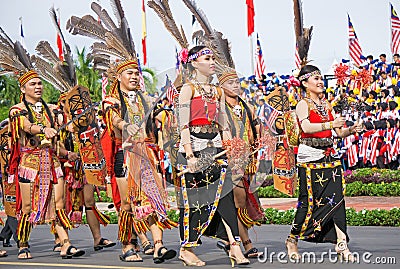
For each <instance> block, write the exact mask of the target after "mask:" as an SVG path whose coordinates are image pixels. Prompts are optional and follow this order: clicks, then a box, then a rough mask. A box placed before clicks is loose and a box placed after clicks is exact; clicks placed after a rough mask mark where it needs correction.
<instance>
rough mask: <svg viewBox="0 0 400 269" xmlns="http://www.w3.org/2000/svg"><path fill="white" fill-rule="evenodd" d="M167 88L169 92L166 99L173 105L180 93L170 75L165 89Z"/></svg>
mask: <svg viewBox="0 0 400 269" xmlns="http://www.w3.org/2000/svg"><path fill="white" fill-rule="evenodd" d="M165 88H166V91H167V93H166V97H167V99H168V102H169V103H170V104H173V103H174V98H175V96H176V95H177V94H178V91H177V90H176V88H175V86H174V84H173V83H172V82H171V80H170V79H169V77H168V75H167V80H166V81H165V86H164V89H165Z"/></svg>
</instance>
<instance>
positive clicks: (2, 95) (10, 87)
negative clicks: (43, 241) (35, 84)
mask: <svg viewBox="0 0 400 269" xmlns="http://www.w3.org/2000/svg"><path fill="white" fill-rule="evenodd" d="M59 96H60V92H59V91H58V90H56V88H54V87H53V86H52V85H51V84H50V83H48V82H46V81H43V96H42V98H43V100H44V101H45V102H46V103H53V104H55V103H57V101H58V98H59ZM20 97H21V90H20V89H19V85H18V80H17V79H16V78H14V77H12V76H8V75H5V76H0V121H2V120H4V119H5V118H7V117H8V111H9V110H10V107H12V106H13V105H15V104H18V103H19V102H20Z"/></svg>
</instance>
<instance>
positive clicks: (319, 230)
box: [291, 156, 349, 243]
mask: <svg viewBox="0 0 400 269" xmlns="http://www.w3.org/2000/svg"><path fill="white" fill-rule="evenodd" d="M297 165H298V168H299V170H298V173H299V199H298V204H297V212H296V215H295V219H294V222H293V225H292V230H291V237H293V238H298V239H301V240H305V241H310V242H331V243H336V241H337V236H336V230H335V225H336V226H338V228H339V229H340V230H341V231H342V232H344V233H345V234H346V237H347V241H348V240H349V238H348V236H347V232H346V211H345V201H344V192H345V182H344V177H343V175H342V166H341V163H340V160H338V159H335V158H333V157H331V156H328V157H324V158H322V159H320V160H318V161H316V162H313V163H299V164H297Z"/></svg>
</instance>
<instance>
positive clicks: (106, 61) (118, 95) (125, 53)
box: [67, 1, 176, 263]
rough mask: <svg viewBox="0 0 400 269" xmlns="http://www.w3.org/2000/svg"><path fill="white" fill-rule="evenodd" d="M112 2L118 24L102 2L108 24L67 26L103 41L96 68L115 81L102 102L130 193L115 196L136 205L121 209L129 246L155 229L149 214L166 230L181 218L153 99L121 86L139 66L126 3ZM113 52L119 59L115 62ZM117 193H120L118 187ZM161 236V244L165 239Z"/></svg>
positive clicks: (97, 47)
mask: <svg viewBox="0 0 400 269" xmlns="http://www.w3.org/2000/svg"><path fill="white" fill-rule="evenodd" d="M112 4H113V5H114V6H115V7H116V10H117V11H116V12H115V15H116V17H117V18H118V20H119V26H116V24H115V23H114V22H113V20H112V19H111V17H110V16H109V15H108V13H107V11H106V10H105V9H102V7H101V6H100V5H98V4H97V3H92V9H93V10H94V11H95V12H96V14H97V15H98V16H99V18H100V19H101V21H102V22H103V23H104V27H103V25H101V24H98V23H97V20H95V19H94V18H93V17H92V16H90V15H86V16H84V17H82V18H77V17H75V16H73V17H71V19H70V20H69V21H68V24H67V28H69V29H70V32H71V33H72V34H81V35H85V36H89V37H94V38H97V39H99V40H101V42H95V43H94V44H93V46H92V56H93V57H94V62H95V68H97V69H99V70H103V71H106V72H107V74H108V76H109V79H110V80H112V81H113V83H112V85H111V87H110V91H109V95H108V96H106V98H105V100H104V101H103V110H104V121H105V124H106V130H105V131H106V132H107V134H106V135H105V137H107V136H108V137H109V138H111V140H112V141H110V143H114V145H113V152H112V153H113V156H112V158H108V160H109V161H110V162H109V163H108V164H107V165H109V166H113V170H114V173H115V176H116V177H117V178H125V179H126V181H127V184H128V189H127V194H126V196H125V197H121V196H120V195H119V194H118V195H117V197H116V199H118V198H119V197H120V199H122V200H123V201H127V202H129V204H130V205H131V208H132V212H130V211H126V210H120V211H119V231H118V239H119V240H120V241H121V243H122V244H123V245H128V244H129V243H130V240H131V237H132V236H134V234H135V233H146V232H147V231H149V230H150V227H149V221H148V219H149V218H153V220H154V222H155V223H156V225H157V226H158V227H159V228H160V229H161V230H164V229H170V228H172V227H176V223H174V222H173V221H171V220H169V218H168V215H167V209H168V202H167V193H166V191H165V189H164V187H163V182H162V178H161V176H160V175H159V171H158V162H159V159H158V150H159V149H158V146H157V144H156V139H155V137H154V135H153V134H152V126H151V124H152V122H151V117H150V116H149V115H150V114H149V113H150V111H149V110H150V105H151V101H152V100H150V98H149V97H148V96H146V95H145V94H144V93H143V92H142V91H141V89H136V90H133V91H130V92H129V93H125V92H124V91H122V90H121V89H120V83H119V81H118V80H117V79H116V77H117V75H119V74H121V73H122V72H124V71H125V70H127V69H139V65H138V59H137V57H136V52H135V47H134V43H133V40H132V37H131V33H130V31H129V26H128V24H127V20H126V18H125V15H124V12H123V9H122V6H121V3H120V2H119V1H113V2H112ZM112 57H114V58H115V57H116V58H117V59H118V60H117V61H115V62H114V61H111V58H112ZM149 119H150V120H149ZM121 123H124V125H123V128H120V127H119V126H120V125H121ZM142 123H145V124H146V130H144V129H141V130H140V131H138V133H137V134H135V135H134V136H129V135H128V132H127V128H128V126H129V125H133V124H136V125H137V126H141V124H142ZM111 169H112V168H111ZM108 171H110V168H109V169H108ZM114 193H116V192H115V191H113V194H114ZM157 241H160V242H161V244H162V241H161V240H157ZM160 242H154V244H156V243H160ZM161 249H165V248H164V247H161ZM161 249H160V250H161ZM132 251H133V250H128V251H127V252H126V253H124V254H123V255H121V256H120V258H121V260H126V258H127V257H129V256H132V255H134V253H132ZM159 252H160V251H159ZM167 252H168V253H169V254H171V253H172V250H168V251H167ZM159 254H160V253H159ZM169 254H168V255H169ZM175 255H176V253H175V254H174V256H175ZM164 256H165V255H163V257H164ZM163 257H160V255H159V257H155V258H154V261H155V262H156V263H158V262H163V261H164V258H163ZM169 258H171V257H169ZM165 259H167V258H165Z"/></svg>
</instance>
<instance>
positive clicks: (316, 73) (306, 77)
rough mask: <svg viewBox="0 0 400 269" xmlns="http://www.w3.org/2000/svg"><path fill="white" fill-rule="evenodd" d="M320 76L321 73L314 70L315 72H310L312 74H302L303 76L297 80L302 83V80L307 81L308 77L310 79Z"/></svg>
mask: <svg viewBox="0 0 400 269" xmlns="http://www.w3.org/2000/svg"><path fill="white" fill-rule="evenodd" d="M320 75H321V71H319V70H315V71H312V72H310V73H306V74H304V75H301V76H300V77H299V80H300V81H303V80H306V79H308V78H309V77H312V76H320Z"/></svg>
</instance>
